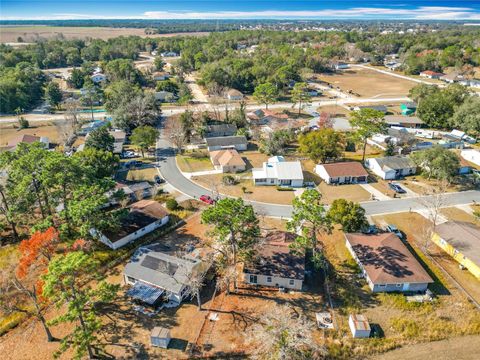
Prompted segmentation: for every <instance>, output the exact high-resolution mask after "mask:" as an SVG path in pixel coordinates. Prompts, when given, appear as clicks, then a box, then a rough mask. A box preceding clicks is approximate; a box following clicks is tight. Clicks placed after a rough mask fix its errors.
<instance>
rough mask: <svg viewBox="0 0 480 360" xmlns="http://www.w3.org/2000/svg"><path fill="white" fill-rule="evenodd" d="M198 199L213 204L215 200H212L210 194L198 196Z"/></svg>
mask: <svg viewBox="0 0 480 360" xmlns="http://www.w3.org/2000/svg"><path fill="white" fill-rule="evenodd" d="M200 201H203V202H204V203H206V204H209V205H213V204H215V200H213V199H212V198H211V197H210V196H208V195H202V196H200Z"/></svg>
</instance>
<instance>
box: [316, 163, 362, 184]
mask: <svg viewBox="0 0 480 360" xmlns="http://www.w3.org/2000/svg"><path fill="white" fill-rule="evenodd" d="M315 172H316V173H317V174H318V176H320V177H321V178H322V179H323V181H325V182H326V183H327V184H358V183H366V182H367V179H368V172H367V171H366V170H365V168H364V167H363V166H362V164H361V163H359V162H356V161H347V162H338V163H332V164H319V165H317V166H315Z"/></svg>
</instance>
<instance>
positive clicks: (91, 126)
mask: <svg viewBox="0 0 480 360" xmlns="http://www.w3.org/2000/svg"><path fill="white" fill-rule="evenodd" d="M106 125H108V121H103V120H94V121H90V122H89V123H86V124H84V125H82V127H81V128H80V130H79V132H78V135H82V136H85V135H87V134H89V133H90V132H92V131H93V130H95V129H98V128H100V127H102V126H106Z"/></svg>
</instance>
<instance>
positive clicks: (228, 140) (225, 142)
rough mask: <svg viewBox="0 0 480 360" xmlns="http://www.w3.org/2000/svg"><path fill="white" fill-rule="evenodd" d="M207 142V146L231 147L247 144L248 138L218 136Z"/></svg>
mask: <svg viewBox="0 0 480 360" xmlns="http://www.w3.org/2000/svg"><path fill="white" fill-rule="evenodd" d="M206 142H207V146H231V145H240V144H246V143H247V138H246V137H245V136H243V135H241V136H218V137H211V138H207V139H206Z"/></svg>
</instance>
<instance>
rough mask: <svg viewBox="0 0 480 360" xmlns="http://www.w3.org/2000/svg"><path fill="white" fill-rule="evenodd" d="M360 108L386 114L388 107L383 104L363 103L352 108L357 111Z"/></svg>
mask: <svg viewBox="0 0 480 360" xmlns="http://www.w3.org/2000/svg"><path fill="white" fill-rule="evenodd" d="M362 109H372V110H377V111H381V112H383V113H384V114H386V113H387V112H388V108H387V107H386V106H385V105H363V106H356V107H355V108H354V110H355V111H359V110H362Z"/></svg>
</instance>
